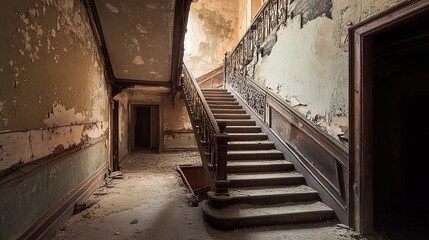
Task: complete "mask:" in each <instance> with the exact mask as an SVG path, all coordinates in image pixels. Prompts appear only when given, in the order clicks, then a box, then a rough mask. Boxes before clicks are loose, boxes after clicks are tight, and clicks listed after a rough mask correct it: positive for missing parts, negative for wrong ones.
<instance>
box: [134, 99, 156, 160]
mask: <svg viewBox="0 0 429 240" xmlns="http://www.w3.org/2000/svg"><path fill="white" fill-rule="evenodd" d="M139 106H140V107H150V106H156V107H158V127H159V129H158V134H159V138H158V153H163V152H164V129H163V127H162V123H163V109H164V108H163V104H162V102H140V101H132V102H129V109H130V110H129V115H128V116H129V118H128V120H129V121H128V129H129V134H128V145H129V146H128V148H129V149H128V150H129V152H131V151H132V150H133V149H132V148H133V146H132V145H134V147H135V140H134V141H132V138H133V135H134V134H135V122H136V121H135V117H136V111H135V109H136V108H137V107H139ZM151 114H152V111H151Z"/></svg>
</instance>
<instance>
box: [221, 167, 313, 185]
mask: <svg viewBox="0 0 429 240" xmlns="http://www.w3.org/2000/svg"><path fill="white" fill-rule="evenodd" d="M227 179H228V181H229V186H230V187H257V186H284V185H296V184H304V183H305V179H304V177H303V176H302V175H301V174H299V173H297V172H294V171H291V172H249V173H228V175H227Z"/></svg>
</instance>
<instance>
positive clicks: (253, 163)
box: [227, 160, 294, 173]
mask: <svg viewBox="0 0 429 240" xmlns="http://www.w3.org/2000/svg"><path fill="white" fill-rule="evenodd" d="M227 170H228V173H249V172H253V173H255V172H274V171H293V170H294V166H293V164H292V163H291V162H288V161H286V160H229V161H227Z"/></svg>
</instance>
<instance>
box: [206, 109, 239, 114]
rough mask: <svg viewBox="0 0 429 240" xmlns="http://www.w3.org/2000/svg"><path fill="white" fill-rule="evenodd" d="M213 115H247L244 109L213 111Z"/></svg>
mask: <svg viewBox="0 0 429 240" xmlns="http://www.w3.org/2000/svg"><path fill="white" fill-rule="evenodd" d="M211 111H212V113H213V114H246V110H244V109H211Z"/></svg>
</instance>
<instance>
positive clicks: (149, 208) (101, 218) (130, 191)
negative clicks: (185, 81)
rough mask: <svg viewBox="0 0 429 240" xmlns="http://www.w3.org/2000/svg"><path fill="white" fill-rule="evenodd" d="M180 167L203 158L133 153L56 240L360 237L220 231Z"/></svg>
mask: <svg viewBox="0 0 429 240" xmlns="http://www.w3.org/2000/svg"><path fill="white" fill-rule="evenodd" d="M177 164H192V165H195V166H197V165H198V164H201V159H200V157H199V155H198V153H197V152H183V153H164V154H147V153H133V154H131V155H130V156H129V157H128V159H126V160H125V164H124V166H122V169H121V170H122V172H123V173H122V176H124V179H108V180H106V184H105V185H103V186H101V187H100V188H99V189H97V190H96V191H95V193H94V194H93V195H92V196H91V197H90V198H89V200H94V199H95V200H98V201H99V202H98V203H97V204H96V207H94V205H92V206H93V207H90V208H82V210H81V211H80V212H79V213H77V214H75V215H73V216H72V217H71V218H70V219H69V220H68V222H67V223H66V224H65V226H64V227H63V228H62V230H59V231H57V232H56V235H55V236H54V238H53V240H77V239H106V240H109V239H166V240H169V239H178V240H181V239H232V240H234V239H240V240H241V239H253V240H258V239H260V240H262V239H291V240H294V239H295V240H298V239H299V240H301V239H306V240H335V239H337V240H349V239H356V238H355V237H353V234H352V233H353V232H352V231H350V230H348V229H345V228H343V227H341V225H339V226H337V223H336V222H323V223H317V224H295V225H280V226H269V227H258V228H241V229H235V230H234V231H226V232H225V231H219V230H216V229H214V228H212V227H210V226H209V225H207V224H206V223H205V222H204V219H203V215H202V211H201V208H200V207H190V205H194V204H195V203H194V201H192V198H190V196H192V195H190V193H189V191H188V190H187V188H186V187H185V184H183V182H182V179H181V177H180V175H179V174H178V173H177V171H175V169H174V167H175V166H176V165H177ZM190 200H191V201H190ZM190 203H192V204H190ZM87 204H89V203H87ZM84 206H86V204H85V205H84Z"/></svg>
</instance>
